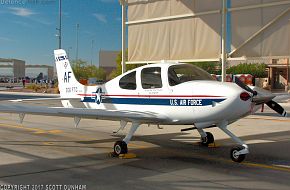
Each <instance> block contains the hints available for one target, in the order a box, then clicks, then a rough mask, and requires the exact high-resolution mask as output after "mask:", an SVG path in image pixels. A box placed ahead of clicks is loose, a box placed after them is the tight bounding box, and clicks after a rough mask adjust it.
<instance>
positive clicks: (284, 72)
mask: <svg viewBox="0 0 290 190" xmlns="http://www.w3.org/2000/svg"><path fill="white" fill-rule="evenodd" d="M240 63H248V64H261V63H264V64H266V65H267V71H266V72H267V74H268V76H267V78H268V79H269V80H268V81H269V86H270V89H272V90H284V89H285V90H287V87H288V88H289V86H290V72H289V70H290V64H289V59H288V58H282V57H272V58H271V57H259V58H245V59H243V60H242V59H240V60H239V59H237V60H228V66H235V65H238V64H240ZM244 74H246V73H244ZM287 84H288V85H287Z"/></svg>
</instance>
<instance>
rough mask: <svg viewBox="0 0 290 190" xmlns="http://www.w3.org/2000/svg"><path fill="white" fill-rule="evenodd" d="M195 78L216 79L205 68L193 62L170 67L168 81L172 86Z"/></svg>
mask: <svg viewBox="0 0 290 190" xmlns="http://www.w3.org/2000/svg"><path fill="white" fill-rule="evenodd" d="M194 80H214V79H213V78H212V76H211V75H210V74H209V73H207V72H206V71H204V70H203V69H201V68H199V67H197V66H194V65H191V64H181V65H173V66H170V67H169V68H168V82H169V85H170V86H175V85H178V84H181V83H184V82H188V81H194Z"/></svg>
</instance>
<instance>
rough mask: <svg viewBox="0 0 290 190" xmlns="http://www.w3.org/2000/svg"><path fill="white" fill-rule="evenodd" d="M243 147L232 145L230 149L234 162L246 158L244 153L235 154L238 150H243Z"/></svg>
mask: <svg viewBox="0 0 290 190" xmlns="http://www.w3.org/2000/svg"><path fill="white" fill-rule="evenodd" d="M243 149H244V147H242V146H237V147H234V148H232V149H231V159H232V160H233V161H234V162H238V163H241V162H242V161H243V160H244V159H245V158H246V154H240V155H237V152H239V151H240V150H243Z"/></svg>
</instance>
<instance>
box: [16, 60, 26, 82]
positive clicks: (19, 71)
mask: <svg viewBox="0 0 290 190" xmlns="http://www.w3.org/2000/svg"><path fill="white" fill-rule="evenodd" d="M13 72H14V77H15V78H24V77H25V61H22V60H16V59H14V60H13Z"/></svg>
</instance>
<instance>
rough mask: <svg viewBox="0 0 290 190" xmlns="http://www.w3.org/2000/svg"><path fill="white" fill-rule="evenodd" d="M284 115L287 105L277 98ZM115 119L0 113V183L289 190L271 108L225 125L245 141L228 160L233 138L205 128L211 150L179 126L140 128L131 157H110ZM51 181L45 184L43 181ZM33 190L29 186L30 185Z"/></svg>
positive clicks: (285, 150)
mask: <svg viewBox="0 0 290 190" xmlns="http://www.w3.org/2000/svg"><path fill="white" fill-rule="evenodd" d="M282 105H283V106H284V107H285V108H286V109H287V111H288V112H289V113H290V103H282ZM118 127H119V123H118V122H111V121H101V120H85V119H84V120H81V122H80V125H79V127H78V128H74V122H73V119H72V118H60V117H45V116H31V115H27V116H26V117H25V120H24V123H23V124H19V123H18V116H17V115H16V114H4V113H0V188H1V185H4V184H19V185H20V184H21V185H39V186H34V187H38V189H50V190H56V189H59V190H60V189H65V187H68V186H64V185H85V186H82V187H84V188H85V189H114V190H115V189H125V188H126V189H176V190H177V189H178V190H179V189H289V187H290V151H289V147H290V118H289V117H288V118H281V117H279V116H278V115H276V114H275V113H273V112H272V111H271V110H269V109H266V110H265V112H264V113H258V114H255V115H251V116H248V117H246V118H244V119H242V120H239V121H238V122H236V123H234V124H232V125H231V126H230V127H229V129H230V130H231V131H232V132H233V133H235V134H236V135H237V136H239V137H241V138H242V139H243V140H244V141H246V142H247V143H248V145H249V148H250V154H249V155H247V157H246V160H245V161H244V162H243V163H242V164H238V163H234V162H232V161H231V159H230V157H229V151H230V149H231V147H232V146H234V145H235V143H234V142H232V141H231V139H229V137H227V136H226V135H225V134H224V133H223V132H222V131H220V130H219V129H214V128H213V129H209V130H208V131H210V132H212V133H213V134H214V136H215V139H216V145H217V147H212V148H206V147H202V146H200V145H199V143H198V142H199V138H200V137H199V135H198V133H197V132H196V131H191V132H180V129H182V128H184V127H185V126H163V129H158V128H157V127H156V126H149V127H148V126H146V125H143V126H142V127H141V128H139V129H138V131H137V132H136V135H135V137H134V138H133V140H132V141H131V143H130V144H129V151H130V152H131V153H135V154H136V155H137V158H134V159H119V158H111V157H109V153H110V152H111V151H112V146H113V144H114V142H115V141H116V140H119V139H121V138H122V137H123V136H124V135H125V134H126V132H127V130H128V128H126V129H125V130H124V131H121V132H120V133H119V134H117V135H114V134H113V133H112V132H113V131H116V130H117V129H118ZM46 185H50V186H46ZM30 189H32V186H30Z"/></svg>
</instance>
